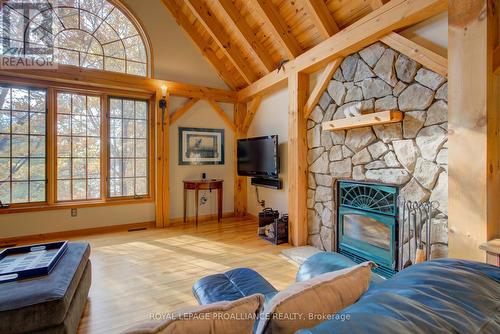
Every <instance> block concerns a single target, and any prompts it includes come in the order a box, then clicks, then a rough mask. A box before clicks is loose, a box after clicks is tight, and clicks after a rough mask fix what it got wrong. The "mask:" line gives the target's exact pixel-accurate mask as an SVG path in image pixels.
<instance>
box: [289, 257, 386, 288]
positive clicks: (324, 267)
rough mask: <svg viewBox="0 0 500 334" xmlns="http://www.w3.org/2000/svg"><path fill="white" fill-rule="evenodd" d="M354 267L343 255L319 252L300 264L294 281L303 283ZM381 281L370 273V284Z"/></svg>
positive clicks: (374, 274)
mask: <svg viewBox="0 0 500 334" xmlns="http://www.w3.org/2000/svg"><path fill="white" fill-rule="evenodd" d="M355 265H357V263H356V262H354V261H353V260H351V259H350V258H348V257H347V256H345V255H342V254H339V253H335V252H321V253H317V254H314V255H312V256H311V257H309V258H308V259H307V260H306V261H305V262H304V263H303V264H301V266H300V268H299V271H298V272H297V276H296V279H295V280H296V281H297V282H303V281H307V280H308V279H311V278H313V277H316V276H318V275H321V274H324V273H328V272H331V271H336V270H341V269H345V268H349V267H353V266H355ZM383 281H385V278H383V277H382V276H380V275H378V274H376V273H372V278H371V283H370V284H376V283H380V282H383Z"/></svg>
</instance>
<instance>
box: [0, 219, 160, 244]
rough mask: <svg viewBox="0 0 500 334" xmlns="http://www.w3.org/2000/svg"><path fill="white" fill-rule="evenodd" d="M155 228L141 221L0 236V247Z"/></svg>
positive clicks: (152, 223) (152, 224) (151, 223)
mask: <svg viewBox="0 0 500 334" xmlns="http://www.w3.org/2000/svg"><path fill="white" fill-rule="evenodd" d="M150 228H155V222H154V221H150V222H142V223H132V224H123V225H111V226H102V227H92V228H85V229H80V230H71V231H61V232H49V233H41V234H32V235H26V236H19V237H10V238H1V239H0V247H12V246H15V245H18V244H26V243H33V242H37V241H42V240H48V239H66V238H73V237H78V236H85V235H93V234H104V233H113V232H124V231H129V230H139V229H141V230H142V229H150Z"/></svg>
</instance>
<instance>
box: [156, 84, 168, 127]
mask: <svg viewBox="0 0 500 334" xmlns="http://www.w3.org/2000/svg"><path fill="white" fill-rule="evenodd" d="M158 104H159V107H160V108H161V110H162V113H161V126H162V128H163V127H164V126H165V110H166V109H167V86H166V85H165V84H163V85H161V99H160V101H159V103H158Z"/></svg>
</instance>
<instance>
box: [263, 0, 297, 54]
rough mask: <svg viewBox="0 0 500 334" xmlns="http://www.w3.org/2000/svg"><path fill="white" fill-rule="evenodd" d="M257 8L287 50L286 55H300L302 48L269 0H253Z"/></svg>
mask: <svg viewBox="0 0 500 334" xmlns="http://www.w3.org/2000/svg"><path fill="white" fill-rule="evenodd" d="M254 3H255V5H256V7H257V8H258V9H260V11H261V12H262V13H263V14H264V17H265V18H266V23H267V24H268V25H269V26H270V27H271V28H272V29H273V31H274V34H275V35H276V38H277V39H278V41H279V42H280V43H281V45H282V46H283V48H284V49H285V50H286V51H287V53H288V56H289V57H290V58H291V59H293V58H295V57H297V56H298V55H300V54H301V53H302V52H303V50H302V47H301V46H300V44H299V42H298V41H297V39H296V38H295V37H294V36H293V35H292V33H291V32H290V28H289V27H288V25H287V24H286V22H285V20H284V19H283V17H282V16H281V15H280V13H279V12H278V9H277V8H276V7H275V6H274V4H273V3H272V1H271V0H254Z"/></svg>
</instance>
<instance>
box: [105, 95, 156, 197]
mask: <svg viewBox="0 0 500 334" xmlns="http://www.w3.org/2000/svg"><path fill="white" fill-rule="evenodd" d="M111 99H120V100H122V101H125V100H128V101H134V102H135V101H144V102H146V110H147V111H148V112H147V117H146V124H147V126H148V130H147V132H146V147H147V157H146V162H147V163H148V165H147V166H146V179H147V181H148V185H149V184H150V183H151V182H150V179H151V175H153V174H154V169H153V170H151V164H153V163H154V160H151V155H152V154H153V155H154V141H153V138H152V137H151V131H150V129H149V128H150V127H153V128H154V123H152V122H151V115H152V112H151V103H152V101H150V100H146V99H138V98H131V97H123V96H117V95H108V96H107V108H108V109H107V110H106V118H107V122H106V131H107V132H106V138H107V139H108V144H107V145H106V150H107V155H106V173H107V177H106V180H105V181H106V198H109V199H113V200H115V199H116V200H120V199H140V198H143V197H148V196H150V194H151V187H149V186H148V193H147V194H146V195H134V196H123V195H122V196H114V197H113V196H111V195H110V191H109V187H110V182H111V177H110V175H109V174H110V173H109V169H110V165H109V164H110V161H111V154H109V151H110V148H111V140H109V139H111V136H110V132H111V130H110V126H111V122H110V120H111V118H112V117H111V115H110V105H111ZM122 112H123V110H122ZM121 119H122V121H123V115H122V118H121ZM135 120H136V119H134V121H135ZM122 131H123V127H122ZM134 135H135V134H134ZM134 139H136V138H134ZM122 140H123V137H122ZM151 144H153V147H151ZM122 149H123V146H122ZM121 159H122V160H123V159H124V157H123V156H122V157H121ZM136 160H137V157H135V156H134V179H135V178H137V176H136V175H135V173H136V171H135V168H136V165H135V162H136ZM121 178H122V179H123V178H124V177H123V176H122V177H121ZM134 184H135V183H134Z"/></svg>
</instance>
